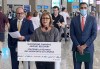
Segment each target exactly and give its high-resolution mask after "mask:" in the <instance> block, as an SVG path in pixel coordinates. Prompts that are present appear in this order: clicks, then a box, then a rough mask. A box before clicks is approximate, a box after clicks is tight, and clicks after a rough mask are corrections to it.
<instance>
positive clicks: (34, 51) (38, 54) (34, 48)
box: [18, 42, 61, 62]
mask: <svg viewBox="0 0 100 69" xmlns="http://www.w3.org/2000/svg"><path fill="white" fill-rule="evenodd" d="M18 61H48V62H52V61H54V62H56V61H59V62H61V43H60V42H18Z"/></svg>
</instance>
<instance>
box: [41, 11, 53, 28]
mask: <svg viewBox="0 0 100 69" xmlns="http://www.w3.org/2000/svg"><path fill="white" fill-rule="evenodd" d="M46 15H48V16H49V18H50V23H49V25H50V26H52V17H51V15H50V13H49V12H44V13H43V14H42V16H41V18H40V24H41V26H42V27H43V24H42V18H43V17H44V16H46Z"/></svg>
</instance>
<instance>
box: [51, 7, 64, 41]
mask: <svg viewBox="0 0 100 69" xmlns="http://www.w3.org/2000/svg"><path fill="white" fill-rule="evenodd" d="M52 19H53V25H54V27H56V28H57V29H58V30H59V33H60V35H59V36H60V40H61V39H62V38H61V35H62V34H63V28H64V27H65V24H64V18H63V16H62V15H60V14H59V7H58V6H54V7H53V14H52Z"/></svg>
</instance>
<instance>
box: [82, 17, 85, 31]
mask: <svg viewBox="0 0 100 69" xmlns="http://www.w3.org/2000/svg"><path fill="white" fill-rule="evenodd" d="M84 19H85V18H84V17H82V22H81V29H82V31H83V29H84V24H85V21H84Z"/></svg>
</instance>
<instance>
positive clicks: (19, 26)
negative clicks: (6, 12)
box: [17, 21, 21, 31]
mask: <svg viewBox="0 0 100 69" xmlns="http://www.w3.org/2000/svg"><path fill="white" fill-rule="evenodd" d="M17 27H18V31H20V28H21V21H18V26H17Z"/></svg>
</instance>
